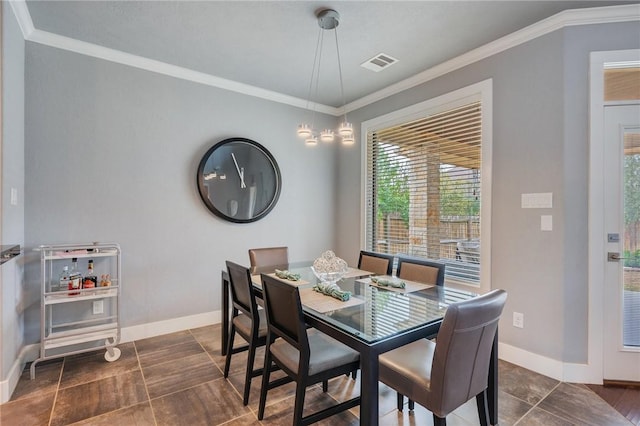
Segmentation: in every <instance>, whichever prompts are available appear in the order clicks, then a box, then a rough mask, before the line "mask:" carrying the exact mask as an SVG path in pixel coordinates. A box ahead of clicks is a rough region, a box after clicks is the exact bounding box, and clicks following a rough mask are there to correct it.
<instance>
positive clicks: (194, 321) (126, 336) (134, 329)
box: [0, 311, 222, 404]
mask: <svg viewBox="0 0 640 426" xmlns="http://www.w3.org/2000/svg"><path fill="white" fill-rule="evenodd" d="M221 318H222V317H221V314H220V311H213V312H206V313H203V314H196V315H189V316H186V317H181V318H174V319H170V320H164V321H156V322H151V323H148V324H141V325H134V326H131V327H123V328H122V329H121V330H120V332H121V337H120V342H122V343H125V342H132V341H134V340H140V339H146V338H147V337H155V336H159V335H161V334H168V333H175V332H176V331H182V330H188V329H191V328H198V327H204V326H206V325H212V324H217V323H219V322H220V321H221ZM39 356H40V345H39V344H37V343H36V344H32V345H26V346H24V347H23V348H22V350H21V351H20V355H18V359H16V360H15V362H14V363H13V365H12V366H11V370H10V371H9V375H8V376H7V378H6V379H5V380H3V381H0V404H4V403H5V402H7V401H9V399H11V394H13V391H14V390H15V388H16V385H17V384H18V380H20V376H21V375H22V371H23V370H24V366H25V365H26V364H27V363H28V362H32V361H35V360H36V359H38V357H39Z"/></svg>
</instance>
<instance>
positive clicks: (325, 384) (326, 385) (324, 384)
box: [322, 380, 329, 393]
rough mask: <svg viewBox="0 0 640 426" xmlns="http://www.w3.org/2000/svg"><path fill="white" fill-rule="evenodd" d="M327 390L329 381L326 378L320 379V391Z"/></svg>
mask: <svg viewBox="0 0 640 426" xmlns="http://www.w3.org/2000/svg"><path fill="white" fill-rule="evenodd" d="M328 390H329V381H328V380H323V381H322V392H325V393H326V392H327V391H328Z"/></svg>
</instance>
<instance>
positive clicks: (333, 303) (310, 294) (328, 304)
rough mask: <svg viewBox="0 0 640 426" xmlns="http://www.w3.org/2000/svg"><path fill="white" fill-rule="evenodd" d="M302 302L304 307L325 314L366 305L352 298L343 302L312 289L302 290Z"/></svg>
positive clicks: (362, 301) (360, 300)
mask: <svg viewBox="0 0 640 426" xmlns="http://www.w3.org/2000/svg"><path fill="white" fill-rule="evenodd" d="M300 301H301V302H302V304H303V305H305V306H307V307H309V308H311V309H313V310H315V311H318V312H320V313H321V314H324V313H326V312H329V311H335V310H336V309H342V308H346V307H349V306H356V305H360V304H362V303H364V300H362V299H358V298H356V297H353V296H351V297H350V298H349V300H347V301H346V302H343V301H342V300H338V299H335V298H333V297H331V296H327V295H324V294H322V293H318V292H317V291H314V290H313V289H312V288H301V289H300Z"/></svg>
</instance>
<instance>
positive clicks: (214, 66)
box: [26, 0, 640, 107]
mask: <svg viewBox="0 0 640 426" xmlns="http://www.w3.org/2000/svg"><path fill="white" fill-rule="evenodd" d="M634 3H635V4H637V1H636V2H633V1H632V2H629V1H593V0H589V1H577V0H574V1H526V0H519V1H409V2H404V1H325V2H319V1H257V2H249V1H204V2H195V1H140V2H137V1H107V2H102V1H27V3H26V4H27V7H28V12H29V15H30V16H31V19H32V21H33V26H34V27H35V29H36V30H38V31H40V32H47V33H53V34H57V35H61V36H65V37H70V38H73V39H77V40H81V41H85V42H88V43H92V44H95V45H99V46H103V47H107V48H110V49H115V50H117V51H122V52H125V53H128V54H132V55H136V56H140V57H143V58H148V59H152V60H156V61H161V62H164V63H167V64H171V65H176V66H179V67H183V68H186V69H189V70H193V71H197V72H200V73H205V74H208V75H211V76H215V77H218V78H222V79H225V80H231V81H234V82H239V83H242V84H246V85H249V86H253V87H256V88H260V89H265V90H268V91H272V92H276V93H279V94H283V95H286V96H292V97H295V98H299V99H303V100H304V99H308V94H309V83H310V77H311V68H312V65H313V58H314V51H315V45H316V38H317V36H318V32H319V27H318V24H317V21H316V18H315V14H314V12H315V11H316V10H318V9H321V8H333V9H335V10H337V11H338V12H339V13H340V15H341V17H340V25H339V27H338V38H339V45H340V56H341V62H342V69H343V77H344V91H345V101H346V103H351V102H354V101H356V100H358V99H362V98H363V97H365V96H368V95H371V94H372V93H375V92H377V91H380V90H383V89H384V88H386V87H388V86H390V85H393V84H395V83H398V82H400V81H403V80H406V79H408V78H410V77H412V76H415V75H416V74H419V73H421V72H423V71H425V70H428V69H430V68H432V67H434V66H436V65H438V64H441V63H444V62H446V61H448V60H451V59H452V58H456V57H458V56H460V55H462V54H464V53H466V52H469V51H471V50H473V49H476V48H478V47H480V46H483V45H485V44H487V43H489V42H492V41H494V40H496V39H499V38H501V37H504V36H506V35H509V34H511V33H513V32H515V31H518V30H520V29H522V28H525V27H527V26H529V25H532V24H534V23H537V22H539V21H542V20H544V19H545V18H548V17H550V16H553V15H555V14H557V13H559V12H561V11H563V10H566V9H579V8H593V7H601V6H613V5H620V4H627V5H628V4H634ZM639 7H640V6H639ZM327 35H329V36H331V35H332V34H331V33H327V32H325V37H326V36H327ZM379 53H386V54H388V55H391V56H392V57H394V58H396V59H398V60H399V61H398V62H397V63H396V64H394V65H392V66H391V67H388V68H387V69H385V70H383V71H381V72H379V73H376V72H373V71H370V70H367V69H364V68H362V67H361V66H360V64H361V63H363V62H364V61H366V60H368V59H370V58H371V57H373V56H375V55H377V54H379ZM322 65H323V67H322V69H321V71H320V83H319V90H318V97H314V100H318V101H319V102H320V103H321V104H324V105H329V106H333V107H340V106H342V104H343V101H342V98H341V96H340V90H339V77H338V74H337V61H336V58H335V45H334V44H333V39H332V38H326V43H325V50H324V51H323V57H322ZM325 67H326V68H325Z"/></svg>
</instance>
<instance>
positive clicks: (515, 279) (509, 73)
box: [337, 22, 640, 363]
mask: <svg viewBox="0 0 640 426" xmlns="http://www.w3.org/2000/svg"><path fill="white" fill-rule="evenodd" d="M639 46H640V37H639V31H638V24H637V22H631V23H620V24H606V25H589V26H581V27H569V28H566V29H564V30H559V31H556V32H553V33H551V34H548V35H545V36H542V37H540V38H538V39H535V40H532V41H530V42H527V43H525V44H523V45H520V46H517V47H514V48H511V49H509V50H507V51H505V52H502V53H500V54H496V55H494V56H492V57H489V58H487V59H484V60H482V61H479V62H477V63H474V64H472V65H469V66H466V67H464V68H462V69H459V70H457V71H455V72H452V73H449V74H447V75H445V76H442V77H440V78H437V79H434V80H432V81H430V82H427V83H425V84H423V85H421V86H419V87H416V88H413V89H411V90H408V91H406V92H403V93H400V94H398V95H395V96H392V97H390V98H387V99H384V100H382V101H380V102H377V103H376V104H373V105H370V106H367V107H365V108H362V109H361V110H359V111H356V112H354V113H351V114H350V118H351V120H352V121H354V126H359V125H360V123H361V122H362V121H365V120H369V119H372V118H375V117H377V116H380V115H383V114H386V113H388V112H391V111H394V110H398V109H400V108H403V107H406V106H409V105H413V104H416V103H418V102H421V101H424V100H426V99H431V98H434V97H436V96H439V95H442V94H445V93H448V92H451V91H453V90H456V89H459V88H461V87H464V86H468V85H470V84H473V83H476V82H479V81H482V80H485V79H487V78H492V79H493V95H494V98H493V194H492V196H493V200H492V201H493V205H492V236H491V238H492V247H491V256H492V271H491V272H492V283H491V286H492V288H503V289H505V290H507V291H508V293H509V299H508V301H507V306H506V308H505V313H504V316H503V319H502V321H501V328H500V340H501V342H504V343H507V344H510V345H513V346H515V347H517V348H521V349H524V350H526V351H530V352H532V353H536V354H540V355H543V356H546V357H549V358H552V359H556V360H562V361H564V362H577V363H583V362H585V361H586V360H587V343H588V342H587V331H588V329H587V326H588V324H587V317H588V299H587V295H588V282H587V271H588V269H587V260H586V259H587V242H588V241H587V237H588V236H587V224H588V222H587V220H588V211H587V189H588V188H587V176H588V129H589V124H588V105H589V83H588V81H589V79H588V71H589V66H588V65H589V52H590V51H597V50H620V49H630V48H638V47H639ZM358 165H360V153H359V152H352V153H346V154H345V155H344V156H342V157H341V158H340V161H339V171H338V176H339V181H340V185H341V190H340V191H339V195H338V211H340V212H346V213H345V214H343V216H342V217H343V218H344V220H343V221H340V222H339V223H338V227H337V232H338V234H339V235H341V238H340V239H339V240H338V250H339V251H340V252H345V253H353V252H355V251H356V250H357V249H358V241H359V231H360V227H361V214H360V197H356V196H354V194H360V191H361V190H360V177H361V173H362V170H361V167H362V166H361V165H360V167H358ZM529 192H552V193H553V209H527V210H523V209H521V208H520V195H521V194H522V193H529ZM541 214H551V215H553V231H552V232H541V231H540V215H541ZM513 311H518V312H522V313H524V315H525V328H524V329H516V328H514V327H513V326H512V325H511V318H512V312H513Z"/></svg>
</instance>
